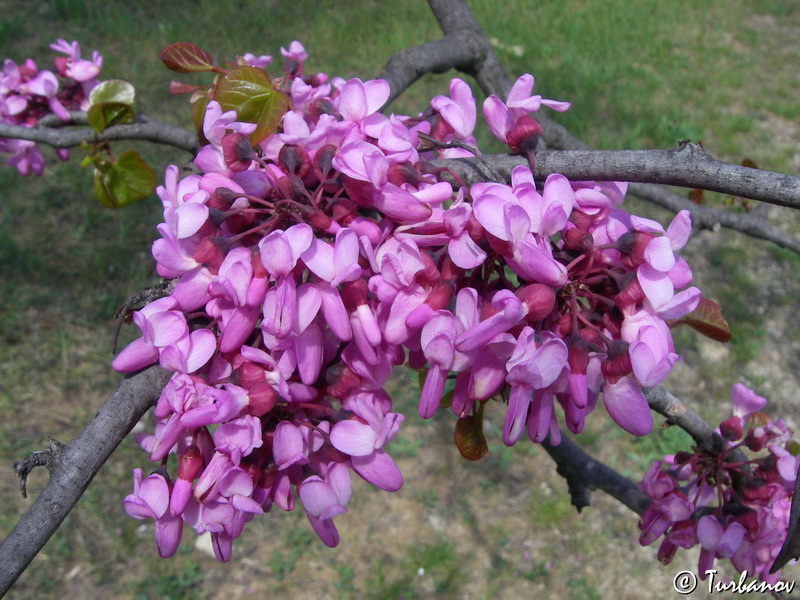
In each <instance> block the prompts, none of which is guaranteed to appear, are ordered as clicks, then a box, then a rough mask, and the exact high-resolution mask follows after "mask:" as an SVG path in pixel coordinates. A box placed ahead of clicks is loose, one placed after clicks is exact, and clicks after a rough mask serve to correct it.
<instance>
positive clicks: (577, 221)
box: [569, 208, 594, 231]
mask: <svg viewBox="0 0 800 600" xmlns="http://www.w3.org/2000/svg"><path fill="white" fill-rule="evenodd" d="M569 220H570V221H571V222H572V223H573V224H574V225H575V227H576V228H577V229H579V230H581V231H588V230H589V227H591V226H592V223H593V222H594V217H593V216H591V215H587V214H586V213H585V212H582V211H580V210H578V209H577V208H576V209H573V211H572V214H571V215H570V216H569Z"/></svg>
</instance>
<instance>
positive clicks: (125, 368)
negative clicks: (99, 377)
mask: <svg viewBox="0 0 800 600" xmlns="http://www.w3.org/2000/svg"><path fill="white" fill-rule="evenodd" d="M156 360H158V349H157V348H156V347H155V346H153V344H151V343H150V342H146V341H145V339H144V338H139V339H136V340H133V341H132V342H131V343H130V344H128V345H127V346H126V347H125V349H124V350H123V351H122V352H120V353H119V354H117V357H116V358H115V359H114V361H113V362H112V363H111V368H112V369H114V370H115V371H117V372H119V373H130V372H131V371H138V370H139V369H142V368H144V367H146V366H148V365H151V364H153V363H154V362H155V361H156Z"/></svg>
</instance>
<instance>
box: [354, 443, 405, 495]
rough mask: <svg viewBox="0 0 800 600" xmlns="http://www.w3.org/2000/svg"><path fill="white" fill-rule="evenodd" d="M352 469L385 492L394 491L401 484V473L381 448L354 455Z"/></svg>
mask: <svg viewBox="0 0 800 600" xmlns="http://www.w3.org/2000/svg"><path fill="white" fill-rule="evenodd" d="M351 462H352V463H353V470H354V471H355V472H356V473H358V474H359V475H361V477H363V478H364V479H365V480H366V481H368V482H369V483H371V484H372V485H374V486H375V487H377V488H379V489H381V490H384V491H386V492H396V491H397V490H399V489H400V488H401V487H402V486H403V474H402V473H401V472H400V469H398V468H397V465H396V464H394V461H393V460H392V459H391V457H390V456H389V455H388V454H386V453H385V452H384V451H383V450H376V451H375V452H374V453H373V454H370V455H369V456H354V457H353V458H352V459H351Z"/></svg>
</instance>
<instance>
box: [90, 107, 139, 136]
mask: <svg viewBox="0 0 800 600" xmlns="http://www.w3.org/2000/svg"><path fill="white" fill-rule="evenodd" d="M86 119H87V120H88V121H89V127H91V128H92V129H94V130H95V131H96V132H98V133H103V132H104V131H105V130H106V129H108V128H109V127H111V126H112V125H120V124H122V123H133V121H134V119H135V115H134V114H133V108H132V107H131V106H130V104H122V103H121V102H100V103H99V104H93V105H92V106H91V107H90V108H89V111H88V112H87V113H86Z"/></svg>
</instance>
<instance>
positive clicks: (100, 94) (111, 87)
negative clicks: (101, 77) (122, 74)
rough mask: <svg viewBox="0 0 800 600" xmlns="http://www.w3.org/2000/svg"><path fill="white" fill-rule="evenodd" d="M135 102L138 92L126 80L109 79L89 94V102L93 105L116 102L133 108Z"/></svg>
mask: <svg viewBox="0 0 800 600" xmlns="http://www.w3.org/2000/svg"><path fill="white" fill-rule="evenodd" d="M135 100H136V90H135V89H134V87H133V85H131V83H130V82H128V81H125V80H124V79H109V80H108V81H103V82H102V83H98V84H97V86H96V87H95V88H94V89H93V90H92V92H91V93H90V94H89V102H90V103H91V104H100V103H102V102H115V103H118V104H127V105H128V106H133V103H134V101H135Z"/></svg>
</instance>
